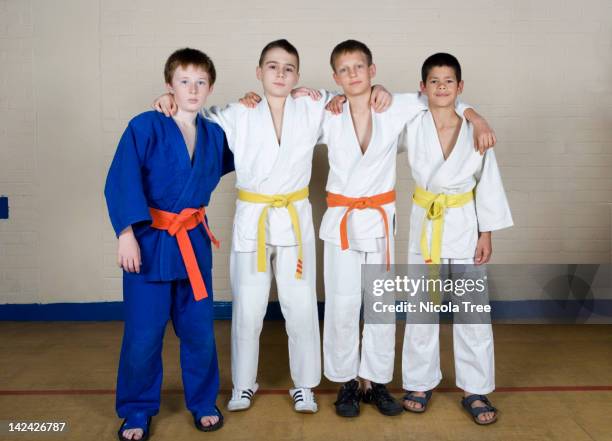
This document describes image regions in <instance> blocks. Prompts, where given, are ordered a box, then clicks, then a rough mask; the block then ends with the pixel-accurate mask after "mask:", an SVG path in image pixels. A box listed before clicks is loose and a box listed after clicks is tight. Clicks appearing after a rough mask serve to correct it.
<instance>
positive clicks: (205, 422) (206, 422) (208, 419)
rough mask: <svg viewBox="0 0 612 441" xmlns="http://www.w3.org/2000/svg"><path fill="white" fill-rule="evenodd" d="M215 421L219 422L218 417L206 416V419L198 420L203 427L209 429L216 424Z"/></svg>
mask: <svg viewBox="0 0 612 441" xmlns="http://www.w3.org/2000/svg"><path fill="white" fill-rule="evenodd" d="M217 421H219V417H218V416H216V415H215V416H206V417H202V419H201V420H200V422H201V423H202V425H203V426H204V427H209V426H212V425H214V424H217Z"/></svg>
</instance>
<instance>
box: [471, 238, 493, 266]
mask: <svg viewBox="0 0 612 441" xmlns="http://www.w3.org/2000/svg"><path fill="white" fill-rule="evenodd" d="M491 254H493V246H492V245H491V232H490V231H485V232H482V233H479V237H478V243H477V244H476V255H475V256H474V263H475V264H476V265H482V264H485V263H487V262H488V261H489V260H491Z"/></svg>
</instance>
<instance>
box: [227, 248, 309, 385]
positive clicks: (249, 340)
mask: <svg viewBox="0 0 612 441" xmlns="http://www.w3.org/2000/svg"><path fill="white" fill-rule="evenodd" d="M266 254H267V259H268V262H267V263H268V264H267V267H266V272H257V253H256V252H237V251H232V253H231V256H230V279H231V286H232V292H233V293H234V297H233V305H232V381H233V383H234V387H235V388H237V389H241V390H244V389H250V388H252V387H253V385H254V384H255V382H256V380H257V367H258V363H259V337H260V334H261V330H262V327H263V321H264V316H265V314H266V309H267V306H268V296H269V293H270V285H271V283H272V277H273V276H275V278H276V286H277V288H278V300H279V303H280V307H281V311H282V313H283V317H284V318H285V327H286V331H287V336H288V345H289V367H290V369H291V378H292V380H293V383H294V385H295V386H296V387H306V388H313V387H315V386H317V385H318V384H319V382H320V380H321V343H320V338H319V317H318V312H317V296H316V253H315V243H314V241H309V242H307V243H304V244H303V256H304V272H303V274H302V279H296V278H295V276H294V274H295V261H296V259H297V246H272V245H268V246H266ZM268 362H275V361H274V360H268Z"/></svg>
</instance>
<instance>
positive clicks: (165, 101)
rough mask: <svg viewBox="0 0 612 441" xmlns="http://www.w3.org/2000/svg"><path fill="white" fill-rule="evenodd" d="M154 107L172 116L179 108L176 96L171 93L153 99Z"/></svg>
mask: <svg viewBox="0 0 612 441" xmlns="http://www.w3.org/2000/svg"><path fill="white" fill-rule="evenodd" d="M153 108H154V109H155V110H157V111H158V112H162V113H163V114H164V115H166V116H172V115H174V114H175V113H176V111H177V110H178V107H177V105H176V102H175V101H174V97H173V96H172V95H171V94H169V93H164V94H163V95H162V96H160V97H158V98H157V99H156V100H155V101H153Z"/></svg>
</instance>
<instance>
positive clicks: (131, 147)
mask: <svg viewBox="0 0 612 441" xmlns="http://www.w3.org/2000/svg"><path fill="white" fill-rule="evenodd" d="M148 142H149V136H148V135H144V134H143V133H140V132H139V131H137V129H136V128H135V127H133V125H132V124H131V123H130V125H128V127H127V129H125V132H124V133H123V136H121V140H120V141H119V145H118V146H117V151H116V152H115V157H114V158H113V161H112V163H111V166H110V169H109V171H108V175H107V177H106V185H105V186H104V196H105V197H106V205H107V207H108V214H109V216H110V220H111V223H112V225H113V229H114V230H115V234H116V235H117V236H119V234H121V232H122V231H123V230H124V229H125V228H127V227H128V226H130V225H133V224H135V223H138V222H151V220H152V219H151V215H150V214H149V204H148V203H147V199H146V197H145V193H144V188H143V176H142V163H143V158H144V155H145V153H146V149H147V145H148Z"/></svg>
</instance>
